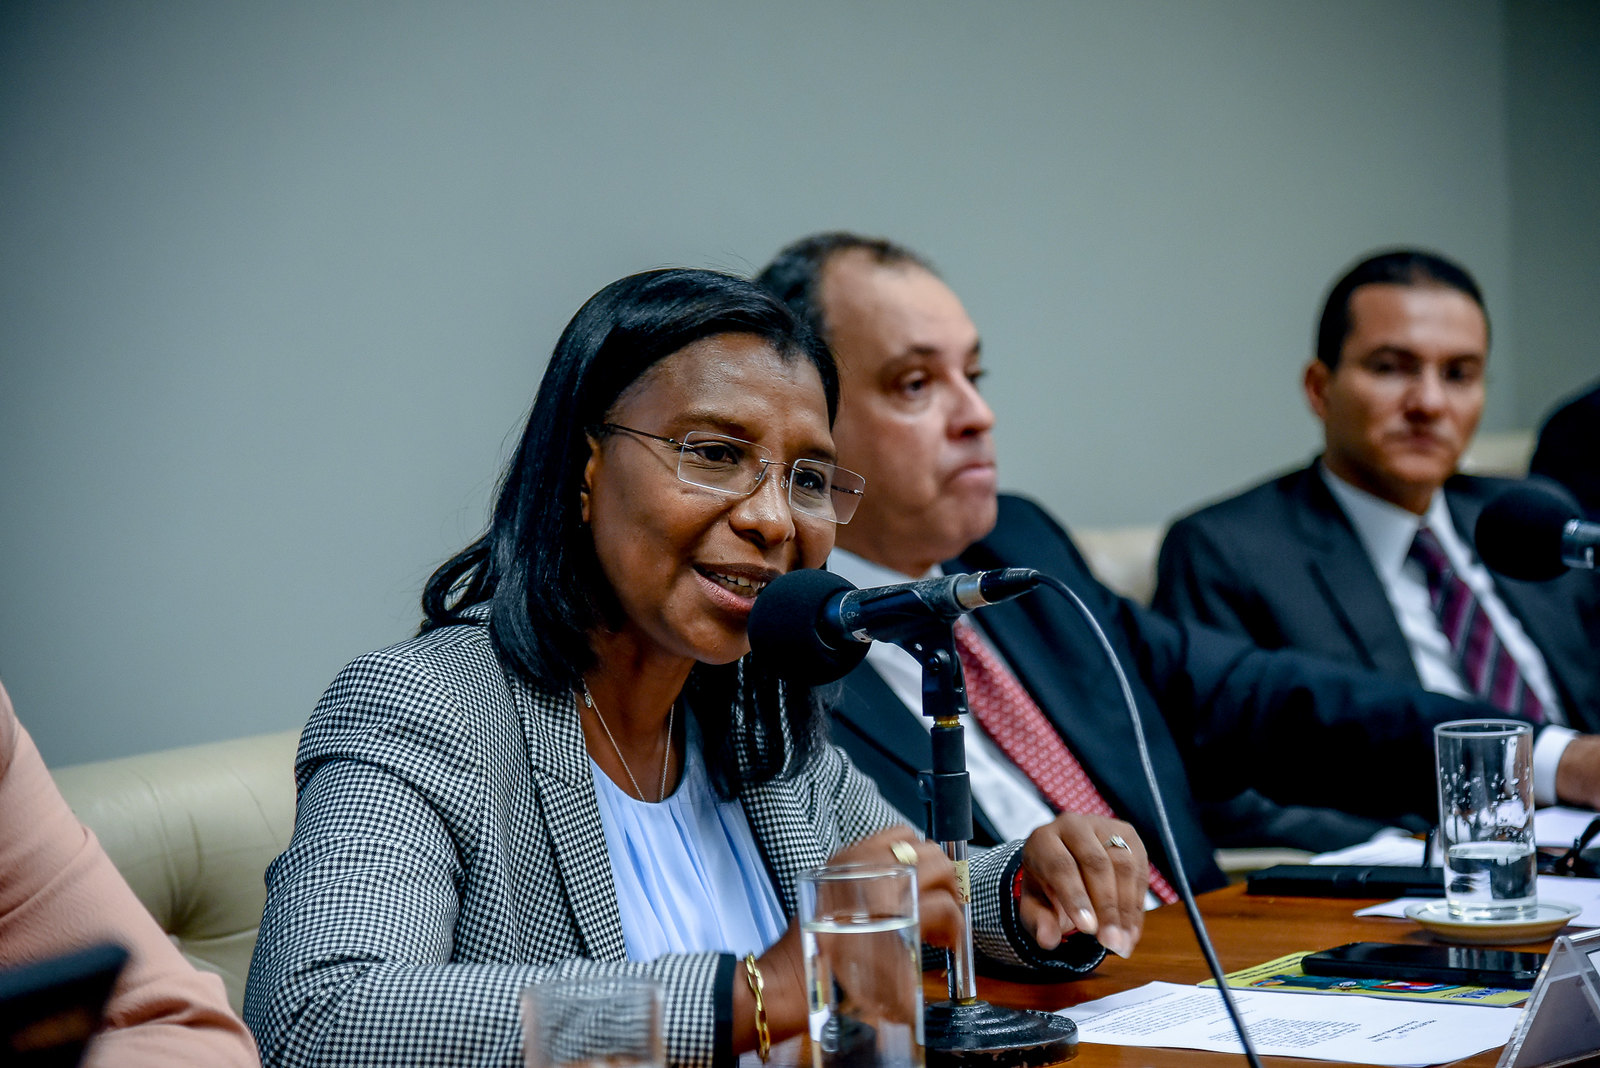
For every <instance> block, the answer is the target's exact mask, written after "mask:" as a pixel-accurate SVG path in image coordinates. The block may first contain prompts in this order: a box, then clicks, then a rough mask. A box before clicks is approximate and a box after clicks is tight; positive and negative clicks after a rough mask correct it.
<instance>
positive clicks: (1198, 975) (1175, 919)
mask: <svg viewBox="0 0 1600 1068" xmlns="http://www.w3.org/2000/svg"><path fill="white" fill-rule="evenodd" d="M1378 900H1380V899H1367V900H1362V899H1357V898H1299V897H1252V896H1250V895H1247V894H1245V893H1244V887H1243V886H1242V885H1240V886H1230V887H1228V888H1226V889H1223V890H1216V891H1213V892H1211V893H1209V894H1202V895H1201V896H1200V898H1199V903H1200V911H1201V914H1202V915H1203V916H1204V917H1205V920H1206V927H1207V928H1208V929H1209V930H1210V932H1211V942H1212V945H1213V946H1215V948H1216V951H1217V958H1218V959H1219V960H1220V961H1221V962H1222V968H1223V971H1226V972H1232V971H1238V970H1239V969H1240V968H1245V967H1249V966H1251V965H1254V964H1261V963H1263V962H1265V961H1269V960H1272V959H1273V958H1275V957H1281V956H1283V955H1285V954H1287V953H1295V952H1298V951H1300V950H1309V949H1326V948H1328V947H1330V946H1337V945H1340V944H1342V943H1345V942H1416V943H1429V942H1432V941H1433V939H1432V938H1431V936H1429V935H1428V934H1427V933H1426V932H1425V931H1423V930H1422V929H1421V928H1420V927H1418V926H1417V925H1416V924H1415V923H1412V922H1411V921H1410V920H1402V919H1388V918H1382V917H1360V918H1358V917H1356V916H1354V915H1352V913H1354V912H1355V911H1356V910H1357V909H1360V908H1365V907H1366V906H1368V905H1374V904H1377V902H1378ZM1564 933H1567V934H1573V933H1576V932H1575V931H1574V929H1573V928H1570V927H1569V928H1567V929H1566V931H1565V932H1564ZM1507 948H1512V949H1528V950H1533V951H1535V952H1540V953H1547V952H1549V950H1550V943H1549V942H1540V943H1526V944H1519V945H1514V946H1510V947H1507ZM1208 978H1210V974H1209V973H1208V972H1207V970H1206V964H1205V959H1204V958H1203V957H1202V956H1201V955H1200V948H1199V943H1198V942H1196V940H1195V937H1194V932H1193V931H1191V930H1190V928H1189V921H1188V917H1187V916H1186V915H1185V914H1184V911H1183V907H1182V906H1181V905H1168V906H1165V907H1163V908H1159V909H1156V910H1154V911H1153V912H1150V913H1147V914H1146V918H1145V927H1144V937H1143V938H1142V939H1141V941H1140V942H1139V946H1138V948H1137V949H1136V950H1135V951H1134V954H1133V956H1132V958H1130V959H1129V960H1121V959H1119V958H1117V957H1107V958H1106V960H1105V962H1104V963H1103V964H1101V965H1100V967H1099V969H1098V970H1096V971H1095V972H1094V973H1093V974H1092V975H1090V976H1088V977H1086V978H1083V979H1078V980H1074V981H1072V982H1067V983H1049V984H1037V985H1035V984H1027V983H1013V982H1005V981H1001V980H993V979H984V978H980V979H979V982H978V992H979V995H980V996H982V997H983V998H985V999H986V1000H988V1001H991V1002H994V1003H995V1004H998V1005H1010V1006H1014V1007H1017V1008H1031V1009H1060V1008H1063V1007H1065V1006H1067V1005H1077V1004H1080V1003H1082V1002H1085V1001H1093V1000H1095V999H1096V998H1103V997H1106V996H1107V995H1110V994H1115V993H1118V992H1120V991H1123V990H1130V989H1132V988H1134V987H1137V986H1143V985H1144V984H1145V983H1149V982H1153V981H1155V980H1163V981H1165V982H1170V983H1186V984H1187V983H1198V982H1200V981H1201V980H1204V979H1208ZM927 996H928V998H929V999H930V1000H942V999H943V998H944V997H945V992H944V984H943V979H942V978H939V979H937V980H935V979H934V977H933V976H931V975H930V977H929V981H928V985H927ZM1284 996H1285V997H1291V996H1296V995H1289V994H1285V995H1284ZM1298 996H1311V995H1298ZM779 1052H780V1050H779V1049H774V1053H775V1054H777V1053H779ZM1499 1055H1500V1051H1499V1049H1494V1050H1489V1051H1486V1052H1484V1053H1480V1054H1479V1055H1478V1056H1476V1057H1470V1058H1467V1059H1466V1060H1462V1061H1456V1062H1453V1063H1454V1064H1456V1065H1462V1066H1471V1068H1492V1066H1493V1065H1494V1063H1495V1061H1496V1060H1497V1059H1498V1058H1499ZM774 1060H775V1062H778V1063H789V1064H796V1063H798V1064H800V1065H806V1066H808V1065H809V1064H810V1061H809V1053H808V1052H807V1051H806V1050H805V1049H804V1046H803V1043H802V1042H800V1041H798V1040H795V1041H792V1042H789V1043H784V1046H783V1047H782V1048H781V1055H780V1056H778V1057H775V1058H774ZM1262 1062H1263V1064H1270V1065H1278V1066H1283V1068H1287V1066H1302V1068H1307V1066H1312V1065H1327V1064H1328V1063H1330V1062H1328V1061H1313V1060H1306V1059H1304V1058H1299V1057H1263V1058H1262ZM1070 1063H1071V1064H1073V1065H1074V1066H1077V1068H1103V1066H1117V1068H1134V1066H1153V1068H1165V1066H1168V1065H1171V1066H1178V1065H1182V1066H1184V1068H1190V1066H1199V1068H1209V1066H1212V1065H1218V1066H1220V1065H1228V1066H1230V1068H1237V1066H1238V1065H1242V1064H1244V1063H1245V1061H1244V1058H1243V1056H1241V1055H1239V1054H1232V1053H1210V1052H1204V1051H1201V1050H1192V1049H1160V1048H1156V1047H1146V1046H1107V1045H1099V1044H1096V1043H1090V1042H1081V1043H1079V1045H1078V1054H1077V1057H1076V1058H1074V1059H1073V1060H1072V1061H1071V1062H1070Z"/></svg>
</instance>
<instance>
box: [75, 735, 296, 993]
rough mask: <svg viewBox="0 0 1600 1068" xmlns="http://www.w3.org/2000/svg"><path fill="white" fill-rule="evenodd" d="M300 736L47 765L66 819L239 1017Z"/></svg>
mask: <svg viewBox="0 0 1600 1068" xmlns="http://www.w3.org/2000/svg"><path fill="white" fill-rule="evenodd" d="M298 739H299V732H298V731H284V732H282V733H279V734H258V735H253V736H251V737H247V738H237V739H234V740H233V741H227V742H214V743H210V744H206V745H192V746H184V747H182V748H179V749H167V750H162V751H159V752H154V753H142V754H140V755H138V756H130V757H120V758H118V759H115V760H102V761H97V762H95V763H92V764H77V765H74V766H71V767H63V768H56V769H53V771H52V772H51V774H52V775H53V776H54V777H55V780H56V785H57V786H59V787H60V789H61V793H62V794H63V795H64V796H65V797H66V799H67V803H68V804H70V805H71V806H72V810H73V812H75V813H77V816H78V818H79V819H80V820H82V821H83V822H84V823H85V824H87V825H88V826H89V828H90V829H91V830H92V831H94V833H95V835H96V836H97V837H98V838H99V839H100V844H101V845H102V846H104V847H105V851H106V853H107V854H108V855H109V856H110V857H111V860H112V863H114V864H115V865H116V866H117V870H118V871H119V872H121V873H122V877H123V878H124V879H126V880H127V881H128V884H129V885H130V886H132V887H133V892H134V893H135V894H137V895H138V896H139V900H140V901H141V902H143V903H144V906H145V908H147V909H149V910H150V912H151V914H152V915H153V916H155V918H156V922H157V923H159V924H160V925H161V928H162V930H164V931H166V932H167V933H168V934H169V935H171V936H172V940H173V942H174V943H176V944H177V946H178V948H179V949H180V950H182V951H183V954H184V956H186V957H188V958H189V960H190V961H191V962H193V963H194V964H195V965H196V966H197V967H199V968H202V969H204V970H206V971H209V972H215V973H216V974H218V975H220V976H221V977H222V981H223V984H224V985H225V986H226V987H227V988H228V1000H229V1002H231V1003H232V1005H233V1007H234V1009H235V1010H236V1011H237V1010H238V1009H239V1008H240V1007H241V1006H242V1005H243V1003H244V982H245V976H246V974H247V973H248V971H249V968H250V954H251V953H252V952H254V950H255V944H256V930H257V928H259V927H260V925H261V908H262V906H263V905H264V904H265V903H266V885H265V883H264V882H263V879H262V876H263V873H264V872H265V870H266V867H267V864H268V863H269V862H271V861H272V859H273V858H274V857H276V856H277V855H278V854H279V853H281V852H283V850H284V849H285V848H286V847H287V846H288V844H289V835H290V832H292V831H293V829H294V754H295V745H296V743H297V741H298Z"/></svg>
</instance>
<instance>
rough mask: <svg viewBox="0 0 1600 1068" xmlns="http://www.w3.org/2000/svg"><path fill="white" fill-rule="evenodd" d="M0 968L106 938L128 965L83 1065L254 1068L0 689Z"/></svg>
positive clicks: (203, 983)
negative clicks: (102, 1029) (77, 812)
mask: <svg viewBox="0 0 1600 1068" xmlns="http://www.w3.org/2000/svg"><path fill="white" fill-rule="evenodd" d="M0 828H4V831H3V833H0V965H5V964H18V963H22V962H25V961H30V960H38V959H42V958H44V957H49V956H54V955H56V954H59V953H63V952H66V951H67V950H71V949H76V948H78V947H81V946H85V945H88V944H91V943H94V942H102V941H112V942H116V943H118V944H120V945H122V946H123V947H125V948H126V949H127V950H128V952H129V960H128V966H127V968H126V969H125V970H124V971H123V973H122V977H121V979H120V980H118V982H117V985H116V989H115V990H113V991H112V995H111V1002H110V1004H109V1005H108V1006H107V1015H106V1026H107V1029H106V1031H105V1032H103V1033H102V1034H101V1035H100V1037H98V1038H97V1039H96V1040H95V1042H94V1044H93V1045H92V1046H91V1047H90V1051H89V1056H88V1059H87V1060H86V1061H85V1065H86V1066H87V1068H110V1066H113V1065H115V1066H117V1068H143V1066H151V1068H154V1066H157V1065H160V1066H169V1065H170V1066H180V1068H181V1066H186V1065H194V1066H197V1068H198V1066H202V1065H203V1066H206V1068H211V1066H220V1068H231V1066H255V1065H259V1064H260V1060H259V1058H258V1057H257V1055H256V1047H255V1041H254V1040H253V1039H252V1038H251V1036H250V1032H249V1031H248V1030H246V1029H245V1026H244V1024H243V1023H241V1022H240V1020H239V1018H238V1017H237V1016H235V1015H234V1014H233V1012H232V1011H231V1010H230V1009H229V1008H228V1001H227V997H226V996H225V994H224V992H223V987H222V980H221V979H219V978H217V977H216V976H214V975H207V974H204V973H202V972H200V971H197V970H196V969H195V968H194V967H193V966H192V965H191V964H189V962H188V961H186V960H184V959H183V955H182V954H180V953H179V952H178V950H177V949H176V947H174V946H173V944H172V942H171V941H170V940H169V939H168V938H167V936H166V934H165V932H163V931H162V930H161V928H160V927H159V926H157V924H156V922H155V920H154V919H152V918H151V916H150V914H149V913H148V912H146V911H145V909H144V906H142V905H141V904H139V899H138V898H136V897H135V896H134V894H133V891H132V890H130V889H129V888H128V884H127V883H125V882H124V881H123V879H122V877H121V876H120V875H118V874H117V870H116V868H115V867H114V866H113V865H112V863H111V860H110V858H108V857H107V856H106V854H105V851H104V850H102V849H101V848H100V843H99V842H98V841H96V839H95V837H94V834H93V833H92V832H91V831H89V829H88V828H86V827H84V826H83V824H81V823H79V822H78V820H77V818H76V817H75V816H73V814H72V810H71V809H70V808H68V807H67V803H66V801H65V800H64V799H63V798H62V796H61V794H60V792H59V791H58V790H57V789H56V787H55V782H54V781H53V780H52V779H51V778H50V773H49V771H48V770H47V769H46V768H45V765H44V760H43V759H42V758H41V757H40V756H39V751H38V749H36V748H35V747H34V744H33V739H32V738H30V737H29V736H28V732H27V731H26V730H25V729H23V727H22V724H21V723H19V722H18V721H17V718H16V715H15V713H14V712H13V711H12V707H11V698H10V697H9V696H8V695H7V694H6V691H5V687H4V686H0Z"/></svg>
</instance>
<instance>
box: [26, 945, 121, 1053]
mask: <svg viewBox="0 0 1600 1068" xmlns="http://www.w3.org/2000/svg"><path fill="white" fill-rule="evenodd" d="M127 961H128V951H127V950H125V949H123V948H122V947H121V946H118V945H114V944H112V943H110V942H106V943H103V944H101V945H96V946H89V947H88V948H86V949H80V950H75V951H74V952H71V953H66V954H63V955H62V956H59V957H51V958H50V959H49V960H42V961H35V962H33V963H31V964H23V965H18V966H16V967H11V968H0V1064H5V1065H8V1066H11V1068H74V1066H75V1065H76V1064H77V1063H78V1061H79V1060H80V1059H81V1058H82V1057H83V1052H84V1049H85V1048H86V1047H87V1046H88V1044H89V1039H90V1038H92V1037H93V1036H94V1033H95V1031H96V1030H97V1029H98V1028H99V1026H100V1019H101V1015H102V1014H103V1013H104V1012H105V1007H106V999H107V998H109V997H110V996H111V987H112V985H113V984H114V983H115V982H116V981H117V976H118V974H120V973H121V971H122V967H123V965H124V964H126V963H127Z"/></svg>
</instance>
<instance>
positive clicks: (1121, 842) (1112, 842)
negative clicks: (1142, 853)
mask: <svg viewBox="0 0 1600 1068" xmlns="http://www.w3.org/2000/svg"><path fill="white" fill-rule="evenodd" d="M1106 848H1107V849H1126V850H1127V851H1128V852H1130V853H1132V852H1133V847H1132V846H1131V845H1129V844H1128V840H1127V839H1126V838H1124V837H1122V835H1120V834H1114V835H1112V836H1111V837H1110V838H1107V839H1106Z"/></svg>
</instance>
